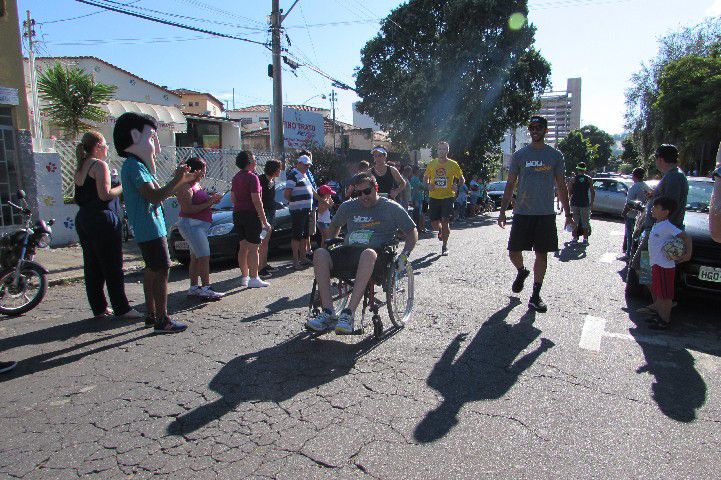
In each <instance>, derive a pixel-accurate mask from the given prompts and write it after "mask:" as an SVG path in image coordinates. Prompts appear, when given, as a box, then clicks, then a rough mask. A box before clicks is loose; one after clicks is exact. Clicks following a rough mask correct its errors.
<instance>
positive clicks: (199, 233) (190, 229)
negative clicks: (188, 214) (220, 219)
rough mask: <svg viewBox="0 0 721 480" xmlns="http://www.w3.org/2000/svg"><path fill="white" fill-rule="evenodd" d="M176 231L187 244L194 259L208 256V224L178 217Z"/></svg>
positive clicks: (194, 219)
mask: <svg viewBox="0 0 721 480" xmlns="http://www.w3.org/2000/svg"><path fill="white" fill-rule="evenodd" d="M178 230H179V231H180V234H181V235H182V236H183V238H184V239H185V241H186V242H188V246H189V247H190V253H192V254H193V256H194V257H195V258H200V257H209V256H210V244H209V243H208V230H210V222H204V221H203V220H198V219H196V218H185V217H180V219H179V220H178Z"/></svg>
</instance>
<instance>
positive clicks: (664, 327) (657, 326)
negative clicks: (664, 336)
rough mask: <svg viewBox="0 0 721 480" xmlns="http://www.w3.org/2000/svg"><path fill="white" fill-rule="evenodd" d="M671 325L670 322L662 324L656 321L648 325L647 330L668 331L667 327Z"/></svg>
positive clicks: (661, 321)
mask: <svg viewBox="0 0 721 480" xmlns="http://www.w3.org/2000/svg"><path fill="white" fill-rule="evenodd" d="M670 325H671V322H664V321H663V320H660V319H658V320H656V321H654V322H649V323H648V328H650V329H651V330H668V327H669V326H670Z"/></svg>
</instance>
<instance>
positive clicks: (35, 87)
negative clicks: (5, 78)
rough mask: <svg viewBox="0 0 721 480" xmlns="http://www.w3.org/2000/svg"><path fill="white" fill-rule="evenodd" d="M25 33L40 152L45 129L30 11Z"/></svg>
mask: <svg viewBox="0 0 721 480" xmlns="http://www.w3.org/2000/svg"><path fill="white" fill-rule="evenodd" d="M23 27H25V32H24V33H23V36H24V37H26V38H27V39H28V62H29V67H30V68H29V70H30V97H31V101H32V109H33V124H32V137H33V144H34V149H35V150H36V151H40V149H41V147H42V138H43V129H42V124H41V123H40V102H39V101H38V81H37V72H36V71H35V20H33V19H32V17H31V16H30V10H28V11H27V20H25V21H24V22H23Z"/></svg>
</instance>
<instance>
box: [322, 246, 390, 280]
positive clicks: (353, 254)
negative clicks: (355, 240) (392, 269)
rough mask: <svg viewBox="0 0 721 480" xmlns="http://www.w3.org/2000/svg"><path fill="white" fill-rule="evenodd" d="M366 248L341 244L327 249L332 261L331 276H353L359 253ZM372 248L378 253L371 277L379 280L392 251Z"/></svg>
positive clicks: (381, 278) (356, 269)
mask: <svg viewBox="0 0 721 480" xmlns="http://www.w3.org/2000/svg"><path fill="white" fill-rule="evenodd" d="M367 249H368V247H363V246H356V245H341V246H338V247H335V248H331V249H330V250H329V253H330V259H331V262H332V263H333V267H332V268H331V270H330V275H331V277H340V278H355V275H356V272H357V271H358V262H359V261H360V257H361V254H362V253H363V252H364V251H365V250H367ZM373 250H375V252H376V253H377V254H378V258H377V259H376V263H375V266H374V267H373V279H375V280H376V282H380V281H382V280H383V276H384V275H385V274H386V265H387V264H388V262H389V261H390V260H391V255H392V252H391V251H390V250H389V249H387V248H374V249H373Z"/></svg>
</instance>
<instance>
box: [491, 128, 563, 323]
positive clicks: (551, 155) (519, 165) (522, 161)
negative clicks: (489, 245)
mask: <svg viewBox="0 0 721 480" xmlns="http://www.w3.org/2000/svg"><path fill="white" fill-rule="evenodd" d="M528 131H529V133H530V135H531V140H532V141H533V142H532V143H531V145H528V146H527V147H524V148H522V149H520V150H519V151H517V152H516V153H514V154H513V159H512V160H511V167H510V171H509V172H508V182H507V183H506V190H505V191H504V193H503V201H502V202H501V212H500V213H499V215H498V225H499V226H500V227H501V228H505V226H506V209H507V208H508V205H509V204H510V202H511V197H512V196H513V189H514V188H515V186H516V184H518V192H517V194H516V203H515V206H514V207H513V224H512V225H511V235H510V237H509V240H508V256H509V257H510V259H511V263H513V266H514V267H516V269H517V270H518V273H517V274H516V279H515V280H514V282H513V285H512V287H511V290H512V291H513V293H520V292H521V290H523V284H524V282H525V280H526V278H527V277H528V276H529V275H530V273H531V272H529V271H528V269H526V268H525V267H524V266H523V251H524V250H533V251H534V252H535V254H536V260H535V262H534V264H533V293H532V294H531V298H530V300H529V301H528V307H529V308H531V309H533V310H535V311H537V312H540V313H544V312H546V311H547V310H548V308H547V307H546V304H545V303H544V302H543V300H541V295H540V292H541V285H542V284H543V279H544V277H545V275H546V266H547V264H548V252H554V251H556V250H558V233H557V232H556V210H555V208H554V205H553V199H554V186H555V188H556V189H557V193H558V198H559V199H560V200H561V204H562V205H563V210H564V211H565V212H566V227H569V226H570V227H571V228H572V227H573V220H572V217H571V214H570V212H571V210H570V208H569V207H568V188H567V186H566V178H565V177H564V171H565V166H564V162H563V154H562V153H561V152H559V151H558V150H556V149H555V148H553V147H551V146H550V145H546V143H545V141H544V139H545V136H546V132H547V131H548V121H547V120H546V119H545V118H544V117H541V116H539V115H534V116H533V117H531V121H530V122H529V125H528Z"/></svg>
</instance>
